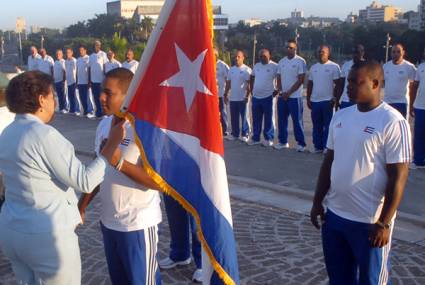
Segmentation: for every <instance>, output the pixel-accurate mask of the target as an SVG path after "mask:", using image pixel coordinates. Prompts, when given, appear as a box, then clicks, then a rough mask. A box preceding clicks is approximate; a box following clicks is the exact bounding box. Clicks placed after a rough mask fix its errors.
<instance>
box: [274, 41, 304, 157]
mask: <svg viewBox="0 0 425 285" xmlns="http://www.w3.org/2000/svg"><path fill="white" fill-rule="evenodd" d="M297 48H298V46H297V42H296V41H295V40H289V41H288V42H287V43H286V53H287V56H286V57H285V58H283V59H281V60H280V61H279V64H278V70H277V74H278V77H277V87H278V89H279V91H280V96H279V98H278V101H277V111H278V113H277V114H278V128H279V137H278V138H279V143H277V144H276V145H275V146H274V148H275V149H283V148H288V147H289V144H288V118H289V115H291V117H292V125H293V126H294V135H295V140H296V141H297V144H298V145H297V148H296V149H297V151H298V152H304V151H305V147H306V143H305V137H304V124H303V113H304V106H303V94H302V93H303V84H304V78H305V74H306V72H307V64H306V62H305V60H304V58H302V57H300V56H298V55H297Z"/></svg>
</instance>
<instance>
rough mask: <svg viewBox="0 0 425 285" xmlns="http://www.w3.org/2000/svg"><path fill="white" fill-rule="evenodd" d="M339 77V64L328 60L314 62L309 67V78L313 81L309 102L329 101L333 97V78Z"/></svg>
mask: <svg viewBox="0 0 425 285" xmlns="http://www.w3.org/2000/svg"><path fill="white" fill-rule="evenodd" d="M339 78H341V70H340V68H339V65H338V64H336V63H335V62H333V61H331V60H328V61H327V62H326V63H323V64H322V63H320V62H319V63H316V64H315V65H313V66H312V67H311V69H310V73H309V80H311V81H313V91H312V94H311V102H322V101H329V100H332V99H333V98H334V80H338V79H339Z"/></svg>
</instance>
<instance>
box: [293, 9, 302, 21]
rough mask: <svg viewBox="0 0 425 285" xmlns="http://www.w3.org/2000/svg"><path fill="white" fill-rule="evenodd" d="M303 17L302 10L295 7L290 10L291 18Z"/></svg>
mask: <svg viewBox="0 0 425 285" xmlns="http://www.w3.org/2000/svg"><path fill="white" fill-rule="evenodd" d="M301 18H304V11H299V10H297V9H295V10H294V11H292V12H291V19H301Z"/></svg>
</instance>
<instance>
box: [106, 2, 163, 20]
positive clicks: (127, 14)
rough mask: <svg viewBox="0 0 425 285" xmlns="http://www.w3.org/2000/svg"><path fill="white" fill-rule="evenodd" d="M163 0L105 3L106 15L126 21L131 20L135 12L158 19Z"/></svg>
mask: <svg viewBox="0 0 425 285" xmlns="http://www.w3.org/2000/svg"><path fill="white" fill-rule="evenodd" d="M164 2H165V1H164V0H118V1H113V2H108V3H106V11H107V13H108V15H118V16H121V17H123V18H126V19H131V18H133V16H134V14H135V12H136V10H139V11H140V12H141V15H142V16H141V17H142V18H143V17H144V15H143V13H145V14H146V16H149V17H151V18H155V17H158V15H159V11H160V10H161V8H162V6H163V5H164Z"/></svg>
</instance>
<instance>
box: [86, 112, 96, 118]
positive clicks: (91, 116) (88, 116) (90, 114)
mask: <svg viewBox="0 0 425 285" xmlns="http://www.w3.org/2000/svg"><path fill="white" fill-rule="evenodd" d="M86 117H87V118H89V119H94V118H96V116H95V115H94V114H93V113H88V114H87V115H86Z"/></svg>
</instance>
